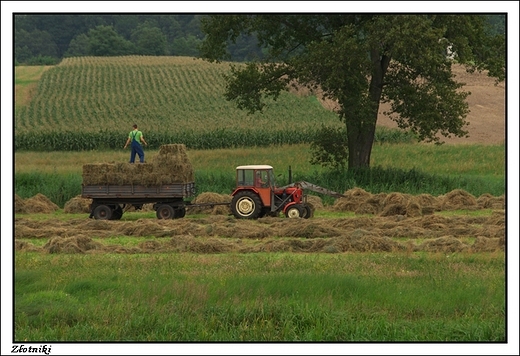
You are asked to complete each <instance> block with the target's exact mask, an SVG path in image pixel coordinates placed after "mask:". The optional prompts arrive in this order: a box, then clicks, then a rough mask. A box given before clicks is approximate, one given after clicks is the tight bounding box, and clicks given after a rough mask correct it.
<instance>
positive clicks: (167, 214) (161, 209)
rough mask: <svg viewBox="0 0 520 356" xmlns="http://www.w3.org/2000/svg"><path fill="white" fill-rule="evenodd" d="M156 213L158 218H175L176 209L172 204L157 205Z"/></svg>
mask: <svg viewBox="0 0 520 356" xmlns="http://www.w3.org/2000/svg"><path fill="white" fill-rule="evenodd" d="M156 215H157V219H173V218H174V216H175V211H174V210H173V207H172V206H171V205H168V204H162V205H159V206H158V207H157V212H156Z"/></svg>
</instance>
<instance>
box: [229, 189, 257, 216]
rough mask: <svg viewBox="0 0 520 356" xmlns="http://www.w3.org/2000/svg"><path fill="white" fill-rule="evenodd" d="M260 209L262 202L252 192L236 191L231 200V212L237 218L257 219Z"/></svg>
mask: <svg viewBox="0 0 520 356" xmlns="http://www.w3.org/2000/svg"><path fill="white" fill-rule="evenodd" d="M261 211H262V202H261V201H260V198H259V197H258V195H256V194H255V193H253V192H249V191H242V192H238V193H237V194H236V195H235V196H234V197H233V199H232V200H231V212H233V215H234V216H235V217H236V218H237V219H257V218H258V217H259V216H260V212H261Z"/></svg>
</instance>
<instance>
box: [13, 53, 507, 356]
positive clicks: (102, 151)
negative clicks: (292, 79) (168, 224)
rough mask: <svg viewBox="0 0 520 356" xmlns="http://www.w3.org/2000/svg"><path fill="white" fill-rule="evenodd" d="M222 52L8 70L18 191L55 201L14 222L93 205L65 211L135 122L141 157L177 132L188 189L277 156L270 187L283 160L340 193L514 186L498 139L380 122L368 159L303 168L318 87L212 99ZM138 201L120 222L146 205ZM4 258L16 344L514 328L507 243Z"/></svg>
mask: <svg viewBox="0 0 520 356" xmlns="http://www.w3.org/2000/svg"><path fill="white" fill-rule="evenodd" d="M228 65H229V64H227V63H223V64H218V65H217V64H209V63H206V62H202V61H197V60H194V59H192V58H181V57H140V56H131V57H118V58H94V57H85V58H71V59H67V60H64V61H63V62H62V63H61V64H59V65H57V66H54V67H50V68H48V67H45V70H43V67H41V68H40V69H37V68H38V67H36V68H33V67H17V68H16V71H15V76H16V78H15V84H16V85H17V88H16V93H17V97H16V112H15V121H14V141H15V144H14V150H15V151H14V167H13V169H14V182H13V183H14V184H13V193H14V194H17V195H19V196H20V197H22V198H29V197H32V196H34V195H35V194H37V193H41V194H43V195H45V196H47V197H48V198H50V199H51V200H52V201H53V202H55V203H56V204H58V205H59V207H60V210H58V211H57V212H55V213H53V214H17V216H16V218H23V219H29V220H30V221H32V222H33V223H34V224H35V226H37V224H38V223H41V222H42V221H43V222H44V221H45V220H46V219H49V218H53V219H54V218H58V219H61V220H65V221H71V223H73V221H74V219H78V218H82V217H85V215H77V214H65V213H63V210H62V209H63V206H64V204H65V203H66V202H67V201H68V200H69V199H71V198H73V197H75V196H77V195H79V194H80V193H81V183H82V177H81V174H82V166H83V165H84V164H88V163H101V162H126V161H128V158H129V151H128V150H126V151H125V150H123V148H122V147H123V145H124V143H125V140H126V135H127V132H128V131H130V129H131V125H132V124H133V123H134V122H136V123H138V124H139V126H140V128H142V129H143V131H144V133H145V137H146V139H147V141H148V142H149V143H150V145H149V147H148V148H145V154H146V156H145V157H146V158H150V157H152V156H154V155H155V154H156V153H157V152H158V149H159V147H160V145H161V144H167V143H184V144H185V145H186V146H187V148H188V149H187V152H188V156H189V158H190V161H191V163H192V165H193V167H194V170H195V179H196V184H197V191H198V192H216V193H223V194H225V193H231V191H232V189H233V187H234V184H235V172H234V170H235V167H236V166H238V165H243V164H269V165H272V166H273V167H274V169H275V174H276V175H277V180H278V183H279V185H285V184H287V183H288V179H289V176H288V169H289V167H291V170H292V176H293V180H306V181H309V182H312V183H315V184H318V185H320V186H323V187H326V188H329V189H332V190H335V191H338V192H344V191H345V190H348V189H351V188H354V187H360V188H363V189H365V190H367V191H369V192H371V193H374V194H376V193H380V192H387V193H388V192H402V193H410V194H420V193H429V194H432V195H435V196H436V195H441V194H445V193H447V192H450V191H452V190H454V189H463V190H466V191H467V192H469V193H470V194H473V195H474V196H475V197H478V196H480V195H482V194H485V193H489V194H491V195H493V196H501V195H504V194H505V193H506V160H505V158H506V154H505V151H506V148H505V145H494V146H480V145H457V146H453V145H443V146H435V145H427V144H418V143H412V142H409V140H404V139H403V140H401V139H400V138H398V139H396V140H392V139H389V138H390V137H393V135H394V134H395V133H394V132H392V131H387V130H384V129H378V133H377V137H379V139H377V140H376V141H377V142H376V144H375V145H374V149H373V152H372V162H371V168H370V169H367V170H357V171H349V172H345V171H331V170H329V169H326V168H323V167H320V166H314V165H311V164H310V163H309V160H310V155H311V153H310V145H309V142H310V141H311V139H312V137H313V134H314V133H315V132H316V131H317V130H318V129H319V128H320V127H321V124H322V123H323V124H326V125H330V126H335V125H341V123H340V122H339V121H338V119H337V118H336V116H335V115H334V114H333V113H331V112H328V111H326V110H325V109H323V107H321V105H320V104H319V102H318V100H317V99H316V98H315V97H313V96H308V97H301V96H296V95H294V94H290V93H286V94H284V95H282V96H281V97H280V98H279V99H278V100H277V101H272V102H269V105H268V107H267V109H266V112H265V113H264V114H255V115H252V116H251V115H247V114H246V113H244V112H242V111H240V110H238V109H236V108H235V107H234V106H233V104H232V103H228V102H226V101H225V100H224V99H223V97H222V93H223V90H224V82H223V79H222V77H221V75H222V74H223V73H225V71H226V70H227V68H228ZM396 136H397V137H402V136H399V135H396ZM324 202H325V203H326V204H329V203H331V200H327V198H325V197H324ZM443 213H444V214H446V213H445V212H443ZM473 213H475V214H491V213H490V212H489V211H486V212H473ZM140 214H142V215H138V216H137V218H135V219H130V220H128V221H124V223H127V224H136V225H137V224H140V222H141V220H142V219H154V218H155V217H154V214H153V213H145V212H143V213H140ZM337 214H339V213H324V214H322V215H320V218H330V219H334V218H337V217H339V216H338V215H337ZM449 214H453V215H457V214H468V212H459V211H454V212H449ZM349 217H352V218H354V217H353V215H348V216H346V215H341V218H349ZM16 218H15V229H16ZM85 219H87V218H86V217H85ZM186 219H197V216H195V217H186ZM92 223H95V221H92ZM280 223H283V218H281V221H280ZM475 237H476V236H467V237H465V238H466V239H474V238H475ZM93 238H95V236H93ZM155 238H156V237H154V236H146V237H144V238H143V237H133V236H113V237H111V238H108V239H107V240H106V241H108V242H113V243H117V244H121V245H129V246H132V245H135V244H137V243H139V242H140V241H142V240H143V239H152V240H153V239H155ZM222 238H226V236H222ZM279 238H281V239H282V238H283V236H281V237H279ZM403 238H406V236H403ZM27 240H28V241H30V240H32V242H33V243H34V245H36V246H41V245H42V244H45V243H46V242H47V240H48V239H47V238H38V239H37V238H34V239H30V238H29V239H27ZM251 243H253V242H251ZM13 256H14V263H13V265H14V279H13V286H14V293H13V299H14V303H13V308H14V314H13V315H14V330H13V331H14V341H15V342H26V343H27V342H39V343H52V342H96V341H101V342H119V341H133V342H136V341H137V342H163V341H166V342H193V341H195V342H252V341H253V342H254V341H258V342H277V341H280V342H390V343H391V342H405V343H406V342H412V343H413V342H440V343H445V342H446V343H465V342H467V343H496V344H504V343H505V342H506V341H509V340H508V336H507V330H508V325H507V316H508V306H507V303H506V287H507V281H506V278H505V276H506V272H507V271H506V268H507V267H506V265H507V263H506V256H505V254H504V252H503V251H501V252H489V253H488V252H483V253H426V252H410V251H407V252H384V253H381V252H374V253H371V252H356V253H351V252H346V253H286V252H276V253H267V252H265V253H248V254H241V253H153V254H152V253H150V254H148V253H135V254H120V253H99V254H98V253H85V254H79V253H78V254H68V253H55V254H53V253H41V252H31V251H27V250H23V251H14V252H13ZM508 302H511V300H509V301H508ZM498 346H500V345H498ZM382 347H386V346H383V345H382ZM448 352H449V351H448Z"/></svg>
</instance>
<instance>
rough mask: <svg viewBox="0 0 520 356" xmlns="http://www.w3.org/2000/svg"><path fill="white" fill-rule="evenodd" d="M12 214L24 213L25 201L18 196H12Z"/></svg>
mask: <svg viewBox="0 0 520 356" xmlns="http://www.w3.org/2000/svg"><path fill="white" fill-rule="evenodd" d="M14 212H15V213H25V200H24V199H23V198H21V197H20V196H19V195H18V194H15V195H14Z"/></svg>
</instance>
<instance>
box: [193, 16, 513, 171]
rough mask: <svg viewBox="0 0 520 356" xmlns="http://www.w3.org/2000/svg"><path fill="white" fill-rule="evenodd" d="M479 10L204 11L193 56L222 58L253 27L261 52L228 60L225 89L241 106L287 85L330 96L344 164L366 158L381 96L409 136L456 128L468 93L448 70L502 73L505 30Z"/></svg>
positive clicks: (259, 102)
mask: <svg viewBox="0 0 520 356" xmlns="http://www.w3.org/2000/svg"><path fill="white" fill-rule="evenodd" d="M486 21H487V20H486V17H485V16H481V15H460V14H458V15H449V14H446V15H442V14H420V15H417V14H410V15H408V14H396V15H393V14H386V15H372V14H312V15H307V14H303V15H300V14H299V15H286V14H283V15H282V14H280V15H278V14H271V15H212V16H208V17H205V18H203V19H201V26H202V27H201V29H202V31H203V32H204V33H205V34H206V38H205V40H204V42H203V44H202V46H201V49H200V50H201V57H202V58H204V59H207V60H209V61H220V60H225V59H229V54H228V51H227V48H228V47H229V45H230V44H232V43H234V42H235V41H236V40H237V38H239V36H240V35H255V36H256V37H257V38H258V43H259V45H260V46H261V47H262V48H265V49H266V50H267V52H268V55H267V56H265V57H264V58H263V59H262V60H259V61H256V62H249V63H247V64H246V65H236V66H233V67H232V70H231V74H230V75H229V76H227V78H226V79H227V88H226V93H225V96H226V98H227V99H228V100H234V101H236V103H237V106H238V107H239V108H242V109H247V110H248V111H249V112H255V111H258V110H262V108H263V107H264V105H265V101H264V99H265V97H272V98H274V99H276V98H277V97H278V95H279V93H280V91H282V90H286V89H288V87H289V86H290V85H291V84H294V83H297V84H298V85H305V86H307V87H309V88H312V89H318V88H319V89H320V90H321V91H322V92H323V95H324V96H325V97H327V98H330V99H333V100H336V101H337V103H338V105H339V109H338V115H339V117H340V119H341V120H342V121H343V122H344V123H345V125H346V136H347V140H346V141H347V145H348V167H349V168H353V167H368V166H369V164H370V154H371V151H372V145H373V142H374V135H375V129H376V121H377V114H378V110H379V105H380V103H382V102H388V103H390V107H391V110H390V112H389V115H390V117H391V118H392V119H394V120H395V121H396V122H397V124H398V126H399V127H400V128H402V129H405V130H409V131H411V132H413V133H415V134H417V136H418V137H419V139H421V140H424V141H430V142H439V136H440V135H442V136H445V137H448V136H451V135H454V136H458V137H463V136H465V135H466V134H467V131H466V130H465V126H466V125H467V122H466V121H465V118H466V115H467V113H468V105H467V102H466V100H465V99H466V97H467V95H469V93H467V92H464V91H462V90H461V87H462V84H461V83H457V82H456V81H455V79H454V76H453V74H452V71H451V66H452V63H453V61H456V62H457V63H459V64H463V65H466V66H467V68H468V70H470V71H472V70H479V71H480V70H488V71H489V74H490V75H492V76H495V77H497V78H498V79H500V80H502V79H504V76H505V67H504V63H505V46H504V37H505V34H499V35H493V34H491V33H490V31H489V28H488V27H487V22H486Z"/></svg>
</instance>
